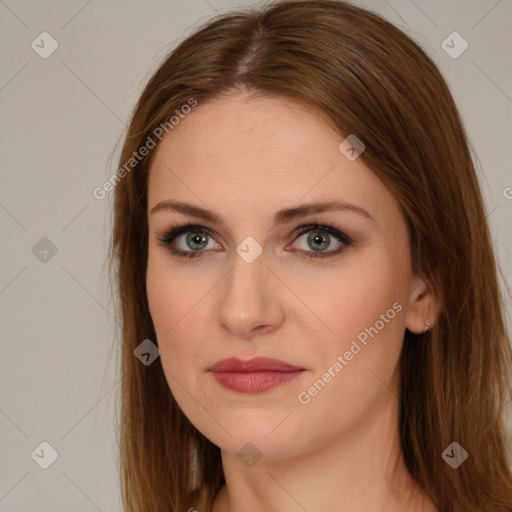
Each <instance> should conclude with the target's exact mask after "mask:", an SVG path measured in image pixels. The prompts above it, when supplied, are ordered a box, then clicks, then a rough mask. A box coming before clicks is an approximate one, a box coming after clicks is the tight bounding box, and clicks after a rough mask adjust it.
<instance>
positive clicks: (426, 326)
mask: <svg viewBox="0 0 512 512" xmlns="http://www.w3.org/2000/svg"><path fill="white" fill-rule="evenodd" d="M429 329H430V320H425V330H424V331H423V332H427V331H428V330H429Z"/></svg>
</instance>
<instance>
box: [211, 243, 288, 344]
mask: <svg viewBox="0 0 512 512" xmlns="http://www.w3.org/2000/svg"><path fill="white" fill-rule="evenodd" d="M280 288H281V286H280V283H279V280H278V279H277V278H276V276H275V275H274V273H273V272H272V271H271V270H270V269H269V268H268V267H267V263H266V261H265V257H264V253H263V254H261V255H260V256H259V257H258V258H257V259H256V260H255V261H253V262H252V263H248V262H246V261H244V259H242V258H241V257H240V256H238V255H236V256H235V258H234V263H233V267H232V269H231V271H230V272H228V274H227V276H226V278H225V279H223V282H222V284H220V286H219V287H218V289H217V293H218V301H217V307H216V321H217V322H218V324H219V325H220V326H222V327H223V328H224V329H226V330H227V331H229V332H230V333H231V334H232V335H233V336H235V337H237V338H242V339H245V340H251V339H253V338H254V337H256V336H258V335H261V334H267V333H270V332H273V331H275V330H276V329H278V328H279V326H280V325H281V324H282V323H283V321H284V315H285V310H284V305H283V303H282V297H281V296H280V293H279V289H280Z"/></svg>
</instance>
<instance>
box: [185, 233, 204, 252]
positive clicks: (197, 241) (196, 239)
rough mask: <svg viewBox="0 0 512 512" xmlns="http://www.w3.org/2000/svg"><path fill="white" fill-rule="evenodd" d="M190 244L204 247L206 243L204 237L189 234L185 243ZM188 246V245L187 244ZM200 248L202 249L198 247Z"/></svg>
mask: <svg viewBox="0 0 512 512" xmlns="http://www.w3.org/2000/svg"><path fill="white" fill-rule="evenodd" d="M188 242H190V243H191V244H192V245H199V246H201V245H204V244H205V242H206V236H204V235H199V234H197V233H190V234H189V235H188V236H187V243H188ZM189 245H190V244H189ZM200 248H202V247H200Z"/></svg>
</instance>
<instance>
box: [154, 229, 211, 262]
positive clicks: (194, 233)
mask: <svg viewBox="0 0 512 512" xmlns="http://www.w3.org/2000/svg"><path fill="white" fill-rule="evenodd" d="M158 241H159V245H165V246H167V247H169V250H170V251H171V253H172V254H175V255H176V256H180V257H185V258H194V257H197V256H200V255H201V253H202V252H204V251H203V249H216V248H219V247H221V246H220V245H219V244H218V243H217V242H215V241H214V239H213V237H212V235H211V233H210V232H209V231H208V230H207V229H206V228H203V227H202V226H194V225H192V224H186V225H181V226H173V227H171V228H169V229H168V230H167V231H166V232H165V233H164V235H163V236H162V237H159V238H158ZM175 242H176V245H177V248H176V247H174V243H175Z"/></svg>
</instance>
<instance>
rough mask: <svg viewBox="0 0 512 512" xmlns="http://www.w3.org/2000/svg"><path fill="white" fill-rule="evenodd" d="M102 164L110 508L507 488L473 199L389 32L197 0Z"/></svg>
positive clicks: (445, 97)
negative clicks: (109, 338) (201, 16)
mask: <svg viewBox="0 0 512 512" xmlns="http://www.w3.org/2000/svg"><path fill="white" fill-rule="evenodd" d="M119 169H120V170H119V172H118V182H117V185H116V190H115V210H114V231H113V246H112V247H113V251H112V262H113V268H114V270H115V276H116V279H117V282H118V286H119V299H120V311H121V319H120V320H121V322H122V372H123V394H122V418H121V420H122V422H121V433H120V434H121V446H120V448H121V470H122V477H123V495H124V502H125V508H126V510H127V511H129V512H132V511H133V512H134V511H163V510H172V511H181V510H189V511H193V510H197V511H205V512H206V511H213V512H224V511H230V512H233V511H241V510H243V511H263V510H264V511H274V510H281V511H282V510H287V511H295V510H297V511H300V510H308V511H309V512H313V511H318V510H326V509H329V510H344V511H345V510H346V511H350V512H359V511H363V510H365V511H367V510H375V511H377V510H378V511H397V510H404V511H405V510H407V511H421V512H426V511H429V512H430V511H439V512H448V511H450V512H462V511H464V512H468V511H469V512H477V511H478V512H481V511H483V510H485V511H487V512H491V511H492V512H498V511H499V512H505V511H508V510H510V509H512V475H511V471H510V466H509V461H507V458H506V449H507V447H506V437H505V430H504V423H503V419H502V413H503V410H504V407H505V405H506V403H507V400H508V399H509V392H510V368H511V363H512V354H511V350H510V345H509V340H508V338H507V333H506V329H505V326H504V320H503V305H502V302H501V298H500V294H499V288H498V282H497V277H496V274H497V270H496V268H495V263H494V256H493V252H492V246H491V242H490V236H489V231H488V226H487V223H486V214H485V210H484V206H483V201H482V197H481V194H480V191H479V188H478V182H477V179H476V176H475V170H474V165H473V162H472V160H471V157H470V152H469V150H468V143H467V140H466V136H465V133H464V129H463V126H462V122H461V120H460V117H459V114H458V111H457V108H456V106H455V104H454V102H453V99H452V96H451V94H450V92H449V89H448V87H447V85H446V83H445V82H444V80H443V78H442V77H441V75H440V73H439V71H438V69H437V68H436V66H435V65H434V64H433V62H432V61H431V60H430V59H429V57H427V56H426V54H425V53H424V52H423V51H422V50H421V49H420V48H419V47H418V46H417V45H416V44H415V43H414V42H413V41H411V40H410V39H409V38H408V37H407V36H406V35H405V34H404V33H402V32H401V31H400V30H398V29H397V28H395V27H394V26H392V25H391V24H390V23H388V22H386V21H385V20H383V19H382V18H380V17H379V16H377V15H375V14H373V13H371V12H368V11H366V10H363V9H361V8H357V7H355V6H353V5H350V4H347V3H345V2H341V1H327V0H313V1H305V2H304V1H285V2H278V3H274V4H271V5H269V6H267V7H265V8H263V9H261V10H258V11H256V10H255V11H251V12H245V13H236V14H230V15H224V16H219V17H218V18H216V19H215V20H212V21H211V22H209V23H207V24H206V25H205V26H203V27H201V28H200V29H198V30H197V31H196V32H195V33H194V34H192V35H191V36H190V37H188V38H187V39H186V40H185V41H184V42H182V43H181V44H180V45H179V46H178V47H177V48H176V49H175V50H174V51H173V52H172V53H171V54H170V55H169V56H168V57H167V58H166V60H165V61H164V62H163V63H162V64H161V66H160V67H159V69H158V70H157V71H156V72H155V74H154V75H153V76H152V77H151V79H150V81H149V83H148V84H147V86H146V88H145V89H144V91H143V93H142V95H141V97H140V100H139V102H138V104H137V106H136V108H135V111H134V114H133V117H132V120H131V123H130V126H129V130H128V134H127V137H126V140H125V144H124V148H123V151H122V155H121V159H120V165H119ZM156 346H158V349H159V351H158V349H157V348H156ZM134 353H135V355H136V356H137V357H134ZM158 355H160V357H157V356H158Z"/></svg>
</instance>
